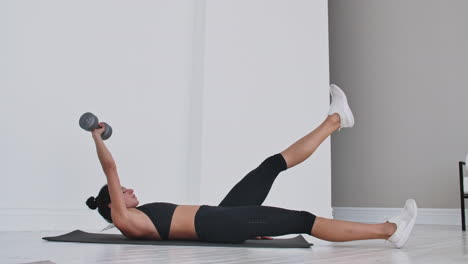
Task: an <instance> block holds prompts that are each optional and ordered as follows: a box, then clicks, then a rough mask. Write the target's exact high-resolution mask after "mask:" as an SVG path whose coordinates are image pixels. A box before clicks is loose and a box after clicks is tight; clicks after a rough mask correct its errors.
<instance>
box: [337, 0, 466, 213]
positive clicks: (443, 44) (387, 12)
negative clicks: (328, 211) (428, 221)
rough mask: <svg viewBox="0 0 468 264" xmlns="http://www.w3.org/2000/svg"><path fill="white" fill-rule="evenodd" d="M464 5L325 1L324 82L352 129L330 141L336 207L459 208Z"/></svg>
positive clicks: (463, 122) (463, 133)
mask: <svg viewBox="0 0 468 264" xmlns="http://www.w3.org/2000/svg"><path fill="white" fill-rule="evenodd" d="M467 11H468V1H464V0H458V1H455V0H450V1H442V0H439V1H435V0H430V1H428V0H417V1H405V0H398V1H384V0H379V1H364V0H353V1H348V0H330V1H329V27H330V32H329V34H330V36H329V38H330V79H331V82H332V83H337V84H338V85H340V86H341V87H342V88H343V89H344V90H345V92H347V94H348V99H349V102H350V106H351V109H352V110H353V112H354V115H355V120H356V125H355V127H354V128H352V129H344V130H341V132H339V133H336V134H334V135H333V136H332V152H331V153H332V206H334V207H337V206H343V207H345V206H351V207H384V208H385V207H401V206H402V204H403V203H404V201H405V200H406V199H407V198H414V199H416V201H417V202H418V205H419V207H422V208H457V207H458V208H459V204H460V202H459V196H458V195H459V193H458V188H459V187H458V178H457V177H458V167H457V166H458V164H457V163H458V161H459V160H464V158H465V155H466V153H467V152H468V138H467V131H468V117H467V114H468V107H467V105H468V104H467V101H468V30H467V25H468V16H467V15H466V13H467Z"/></svg>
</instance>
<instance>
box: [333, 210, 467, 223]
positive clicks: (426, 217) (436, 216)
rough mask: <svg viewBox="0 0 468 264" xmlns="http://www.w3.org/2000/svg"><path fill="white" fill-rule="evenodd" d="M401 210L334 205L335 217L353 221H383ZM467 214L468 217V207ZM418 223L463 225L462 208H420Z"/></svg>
mask: <svg viewBox="0 0 468 264" xmlns="http://www.w3.org/2000/svg"><path fill="white" fill-rule="evenodd" d="M400 211H401V208H371V207H333V218H334V219H338V220H345V221H353V222H363V223H381V222H385V221H386V220H387V219H388V218H390V217H392V216H395V215H398V214H399V213H400ZM465 216H467V217H468V212H467V210H466V209H465ZM416 224H425V225H460V226H461V210H460V209H443V208H419V209H418V218H417V219H416Z"/></svg>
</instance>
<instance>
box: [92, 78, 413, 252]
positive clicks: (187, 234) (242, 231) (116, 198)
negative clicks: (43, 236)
mask: <svg viewBox="0 0 468 264" xmlns="http://www.w3.org/2000/svg"><path fill="white" fill-rule="evenodd" d="M330 93H331V96H332V102H331V105H330V111H329V113H328V117H327V118H326V119H325V121H324V122H323V123H322V124H321V125H320V126H319V127H318V128H316V129H315V130H314V131H312V132H310V133H309V134H307V135H306V136H304V137H303V138H301V139H300V140H298V141H297V142H295V143H294V144H293V145H291V146H290V147H288V148H287V149H286V150H284V151H283V152H281V153H278V154H275V155H273V156H271V157H268V158H267V159H265V160H264V161H263V162H262V163H261V164H260V165H259V166H258V167H257V168H255V169H254V170H253V171H251V172H250V173H248V174H247V175H246V176H245V177H244V178H243V179H242V180H241V181H240V182H239V183H237V184H236V185H235V186H234V188H233V189H232V190H231V191H230V192H229V193H228V194H227V196H226V197H225V198H224V199H223V201H222V202H221V203H220V204H219V206H208V205H202V206H199V205H176V204H171V203H149V204H145V205H142V206H138V204H139V202H138V199H137V197H136V196H135V195H134V191H133V190H132V189H127V188H125V187H122V186H121V185H120V180H119V177H118V174H117V167H116V164H115V162H114V160H113V158H112V155H111V154H110V152H109V151H108V149H107V148H106V146H105V145H104V142H103V141H102V139H101V134H102V132H103V131H104V128H100V129H96V130H94V131H93V132H92V135H93V139H94V141H95V144H96V149H97V153H98V157H99V160H100V162H101V165H102V168H103V170H104V173H105V174H106V177H107V182H108V184H107V185H105V186H104V187H102V189H101V190H100V192H99V195H98V196H97V198H94V197H90V198H89V199H88V200H87V202H86V203H87V205H88V206H89V207H90V208H91V209H96V208H98V209H99V213H100V214H101V215H102V216H103V217H104V218H105V219H106V220H107V221H108V222H110V223H113V224H114V225H115V226H116V227H117V228H118V229H119V230H120V231H121V232H122V234H123V235H124V236H126V237H128V238H131V239H154V240H167V239H170V240H201V241H207V242H219V243H242V242H243V241H245V240H247V239H250V238H255V237H263V236H279V235H285V234H298V233H304V234H309V235H312V236H315V237H317V238H319V239H323V240H327V241H334V242H338V241H340V242H343V241H352V240H363V239H386V240H388V241H390V242H391V243H392V244H393V245H394V246H395V247H397V248H401V247H402V246H403V245H404V244H405V243H406V241H407V239H408V237H409V234H410V233H411V230H412V228H413V226H414V222H415V220H416V215H417V206H416V203H415V201H414V200H412V199H410V200H408V201H407V202H406V205H405V207H404V209H403V210H402V211H401V214H400V215H398V216H396V217H394V218H391V219H390V220H388V221H387V222H385V223H381V224H363V223H354V222H348V221H340V220H333V219H326V218H323V217H317V216H315V215H313V214H311V213H309V212H306V211H294V210H288V209H283V208H278V207H271V206H262V205H261V204H262V203H263V201H264V200H265V198H266V197H267V195H268V192H269V191H270V188H271V186H272V184H273V182H274V180H275V179H276V177H277V176H278V174H279V173H280V172H281V171H284V170H286V169H289V168H291V167H294V166H296V165H297V164H299V163H301V162H303V161H304V160H306V159H307V158H308V157H310V155H312V153H313V152H314V151H315V150H316V149H317V147H318V146H319V145H320V144H321V143H322V142H323V141H324V140H325V139H326V138H327V137H328V136H330V135H331V134H332V133H333V132H334V131H335V130H336V129H341V128H345V127H353V125H354V117H353V114H352V112H351V109H350V108H349V105H348V102H347V98H346V95H345V94H344V92H343V91H342V90H341V89H340V88H338V87H337V86H336V85H333V84H332V85H331V86H330Z"/></svg>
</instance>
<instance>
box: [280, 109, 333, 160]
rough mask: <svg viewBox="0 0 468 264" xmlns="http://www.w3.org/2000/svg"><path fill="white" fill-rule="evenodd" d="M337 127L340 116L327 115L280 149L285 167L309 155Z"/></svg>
mask: <svg viewBox="0 0 468 264" xmlns="http://www.w3.org/2000/svg"><path fill="white" fill-rule="evenodd" d="M338 128H340V116H339V115H338V114H336V113H335V114H333V115H329V116H328V117H327V118H326V119H325V121H323V122H322V124H321V125H320V126H319V127H317V128H316V129H315V130H314V131H312V132H310V133H309V134H307V135H305V136H304V137H302V138H301V139H299V140H298V141H296V142H295V143H294V144H292V145H291V146H289V147H288V148H287V149H286V150H284V151H282V152H281V154H282V155H283V157H284V159H285V160H286V164H287V168H288V169H289V168H291V167H294V166H296V165H298V164H299V163H301V162H303V161H304V160H306V159H307V158H308V157H310V156H311V155H312V153H314V152H315V150H316V149H317V148H318V146H320V144H322V142H323V141H324V140H325V139H326V138H327V137H328V136H330V135H331V134H332V133H333V132H335V130H337V129H338Z"/></svg>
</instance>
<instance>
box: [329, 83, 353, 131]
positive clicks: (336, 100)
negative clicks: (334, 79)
mask: <svg viewBox="0 0 468 264" xmlns="http://www.w3.org/2000/svg"><path fill="white" fill-rule="evenodd" d="M330 94H331V97H332V100H331V104H330V111H329V112H328V115H333V114H334V113H338V115H339V116H340V129H341V128H343V127H353V126H354V116H353V113H352V112H351V109H350V108H349V105H348V99H347V98H346V94H345V93H344V92H343V91H342V90H341V89H340V88H339V87H338V86H336V85H335V84H331V85H330Z"/></svg>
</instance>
